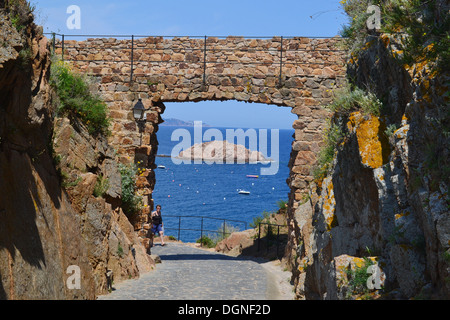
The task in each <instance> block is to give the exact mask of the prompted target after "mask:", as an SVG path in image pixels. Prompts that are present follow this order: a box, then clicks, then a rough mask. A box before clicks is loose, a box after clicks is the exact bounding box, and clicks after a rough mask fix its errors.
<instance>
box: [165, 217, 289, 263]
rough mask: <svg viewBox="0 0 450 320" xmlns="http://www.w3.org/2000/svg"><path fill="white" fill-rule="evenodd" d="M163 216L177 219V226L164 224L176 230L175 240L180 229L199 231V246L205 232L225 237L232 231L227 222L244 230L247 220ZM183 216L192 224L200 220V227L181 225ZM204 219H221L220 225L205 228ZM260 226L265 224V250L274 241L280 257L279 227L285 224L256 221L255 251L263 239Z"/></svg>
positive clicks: (259, 247)
mask: <svg viewBox="0 0 450 320" xmlns="http://www.w3.org/2000/svg"><path fill="white" fill-rule="evenodd" d="M164 218H177V220H178V226H174V227H167V223H165V224H164V230H165V231H166V230H174V231H177V233H178V237H177V240H180V241H181V231H196V232H199V233H200V238H199V240H200V246H203V239H204V238H203V237H204V236H205V235H206V233H208V232H209V233H216V234H219V235H221V236H222V239H225V238H226V237H228V236H229V235H230V234H231V233H232V232H230V231H227V226H230V225H228V224H227V223H228V222H234V223H239V224H243V225H244V230H246V229H247V222H245V221H241V220H231V219H222V218H214V217H205V216H180V215H164ZM183 218H185V220H184V221H183V222H185V223H186V219H189V220H191V221H190V224H191V225H192V224H193V223H192V219H199V220H200V228H198V227H197V228H187V227H182V219H183ZM205 220H216V221H222V225H221V226H220V228H221V229H222V230H220V229H216V230H211V229H207V228H205V225H204V222H205ZM262 226H266V232H265V243H266V250H267V252H269V248H270V247H271V242H275V244H276V253H277V257H278V258H279V257H280V245H281V240H280V228H287V226H285V225H279V224H273V223H267V222H259V223H258V238H257V252H260V251H261V242H262V241H263V236H262V233H261V230H263V228H262ZM272 228H276V230H277V232H276V236H275V234H273V233H272Z"/></svg>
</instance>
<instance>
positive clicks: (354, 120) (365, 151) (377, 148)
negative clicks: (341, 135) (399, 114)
mask: <svg viewBox="0 0 450 320" xmlns="http://www.w3.org/2000/svg"><path fill="white" fill-rule="evenodd" d="M347 127H348V129H349V131H350V132H353V133H356V137H357V139H358V146H359V154H360V156H361V161H362V163H363V164H364V165H366V166H369V167H371V168H373V169H375V168H378V167H380V166H382V165H383V164H384V163H386V160H387V159H386V157H385V156H384V154H383V147H384V148H388V145H385V143H384V142H383V141H382V139H381V137H382V134H383V125H382V123H381V121H380V119H379V118H378V117H376V116H373V115H371V114H361V113H360V112H353V113H351V114H350V117H349V121H348V123H347Z"/></svg>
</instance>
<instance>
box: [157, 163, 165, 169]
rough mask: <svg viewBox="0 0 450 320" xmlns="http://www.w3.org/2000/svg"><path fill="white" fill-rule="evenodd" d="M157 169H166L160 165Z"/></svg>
mask: <svg viewBox="0 0 450 320" xmlns="http://www.w3.org/2000/svg"><path fill="white" fill-rule="evenodd" d="M158 168H160V169H165V168H166V167H165V166H163V165H162V164H160V165H159V166H158Z"/></svg>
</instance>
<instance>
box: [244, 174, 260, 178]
mask: <svg viewBox="0 0 450 320" xmlns="http://www.w3.org/2000/svg"><path fill="white" fill-rule="evenodd" d="M247 178H259V176H258V175H255V174H248V175H247Z"/></svg>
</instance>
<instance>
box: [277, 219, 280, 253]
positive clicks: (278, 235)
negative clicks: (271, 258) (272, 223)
mask: <svg viewBox="0 0 450 320" xmlns="http://www.w3.org/2000/svg"><path fill="white" fill-rule="evenodd" d="M277 229H278V231H277V258H279V257H280V254H279V253H278V249H279V248H280V226H278V228H277Z"/></svg>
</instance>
